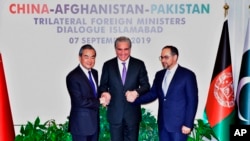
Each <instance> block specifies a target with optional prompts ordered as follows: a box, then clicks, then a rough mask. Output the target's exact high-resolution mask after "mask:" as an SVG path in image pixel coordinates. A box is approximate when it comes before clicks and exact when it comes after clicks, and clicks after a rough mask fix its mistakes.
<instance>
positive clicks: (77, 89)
mask: <svg viewBox="0 0 250 141" xmlns="http://www.w3.org/2000/svg"><path fill="white" fill-rule="evenodd" d="M95 58H96V51H95V49H94V48H93V47H92V46H91V45H89V44H86V45H84V46H82V47H81V49H80V51H79V61H80V64H79V65H78V66H77V67H76V68H75V69H73V70H72V71H71V72H70V73H69V74H68V75H67V77H66V84H67V89H68V92H69V95H70V99H71V110H70V116H69V131H70V133H71V134H72V139H73V141H98V135H99V105H100V102H99V99H98V95H97V86H98V72H97V70H95V69H93V67H94V65H95ZM91 79H92V81H91ZM91 83H92V84H93V85H92V84H91Z"/></svg>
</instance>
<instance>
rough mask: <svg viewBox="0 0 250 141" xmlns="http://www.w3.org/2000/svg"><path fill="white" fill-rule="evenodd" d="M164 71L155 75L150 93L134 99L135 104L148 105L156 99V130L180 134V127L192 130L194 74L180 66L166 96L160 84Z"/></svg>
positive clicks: (196, 98) (196, 89) (195, 92)
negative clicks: (163, 129)
mask: <svg viewBox="0 0 250 141" xmlns="http://www.w3.org/2000/svg"><path fill="white" fill-rule="evenodd" d="M165 72H166V69H163V70H160V71H158V72H157V73H156V74H155V78H154V82H153V86H152V88H151V89H150V92H148V93H147V94H145V95H143V96H141V97H139V98H137V99H136V101H135V103H148V102H151V101H153V100H155V99H157V98H158V102H159V107H158V128H159V130H161V129H162V128H163V127H164V126H165V129H167V130H168V131H170V132H181V127H182V125H185V126H187V127H189V128H191V129H192V128H193V125H194V118H195V115H196V111H197V106H198V88H197V81H196V76H195V74H194V73H193V72H192V71H190V70H188V69H186V68H184V67H181V66H180V65H179V66H178V67H177V69H176V72H175V74H174V76H173V78H172V80H171V82H170V84H169V88H168V91H167V94H166V96H165V95H164V93H163V91H162V82H163V79H164V75H165Z"/></svg>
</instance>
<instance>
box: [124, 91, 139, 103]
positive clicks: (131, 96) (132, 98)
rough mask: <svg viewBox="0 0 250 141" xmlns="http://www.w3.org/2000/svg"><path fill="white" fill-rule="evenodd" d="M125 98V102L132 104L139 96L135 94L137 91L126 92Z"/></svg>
mask: <svg viewBox="0 0 250 141" xmlns="http://www.w3.org/2000/svg"><path fill="white" fill-rule="evenodd" d="M125 96H126V99H127V101H128V102H131V103H132V102H134V101H135V99H136V98H137V97H139V94H138V93H137V91H135V90H134V91H127V92H126V94H125Z"/></svg>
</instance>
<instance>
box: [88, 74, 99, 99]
mask: <svg viewBox="0 0 250 141" xmlns="http://www.w3.org/2000/svg"><path fill="white" fill-rule="evenodd" d="M89 82H90V85H91V87H92V90H93V92H94V94H95V97H96V96H97V93H96V89H95V83H94V81H93V79H92V75H91V71H89Z"/></svg>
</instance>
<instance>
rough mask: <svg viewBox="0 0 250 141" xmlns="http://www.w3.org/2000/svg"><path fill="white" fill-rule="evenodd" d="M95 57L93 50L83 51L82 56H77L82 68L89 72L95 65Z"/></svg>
mask: <svg viewBox="0 0 250 141" xmlns="http://www.w3.org/2000/svg"><path fill="white" fill-rule="evenodd" d="M95 57H96V54H95V51H94V50H93V49H85V50H83V52H82V56H79V61H80V63H81V64H82V66H83V67H84V68H86V69H88V70H90V69H91V68H93V67H94V65H95Z"/></svg>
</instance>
